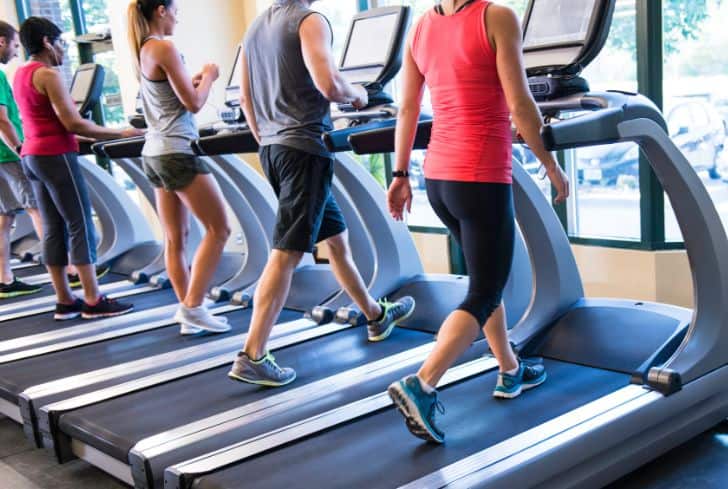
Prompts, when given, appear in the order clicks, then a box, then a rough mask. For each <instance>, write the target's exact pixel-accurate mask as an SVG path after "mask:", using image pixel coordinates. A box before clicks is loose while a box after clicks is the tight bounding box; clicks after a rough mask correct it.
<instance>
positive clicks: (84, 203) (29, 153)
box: [13, 17, 143, 320]
mask: <svg viewBox="0 0 728 489" xmlns="http://www.w3.org/2000/svg"><path fill="white" fill-rule="evenodd" d="M20 41H21V43H22V44H23V47H24V48H25V51H26V52H27V53H28V54H29V55H30V59H29V61H28V62H27V63H26V64H25V65H23V66H21V67H20V68H19V69H18V70H17V72H16V73H15V79H14V80H13V92H14V94H15V99H16V101H17V103H18V108H19V109H20V114H21V116H22V119H23V130H24V132H25V135H26V138H25V142H24V143H23V147H22V151H21V156H22V157H23V169H24V171H25V173H26V175H27V176H28V179H29V180H30V182H31V185H32V186H33V193H34V194H35V197H36V200H37V201H38V208H39V210H40V214H41V217H42V220H43V237H42V249H43V261H44V263H45V265H46V268H47V269H48V273H49V275H50V277H51V282H52V283H53V288H54V290H55V292H56V297H57V301H58V302H57V304H56V311H55V315H54V317H55V319H56V320H66V319H73V318H76V317H78V316H83V317H84V318H87V319H91V318H99V317H108V316H117V315H119V314H123V313H126V312H129V311H131V309H132V306H131V304H122V303H119V302H116V301H114V300H111V299H107V298H106V297H104V296H102V295H101V293H100V292H99V286H98V282H97V280H96V266H95V261H96V240H95V236H94V227H93V221H92V219H91V206H90V203H89V199H88V191H87V189H86V182H85V181H84V178H83V175H82V173H81V169H80V166H79V163H78V143H77V141H76V136H75V135H76V134H78V135H81V136H86V137H89V138H94V139H111V138H122V137H130V136H137V135H141V134H143V133H142V132H140V131H138V130H136V129H127V130H118V129H109V128H105V127H101V126H98V125H96V124H94V123H93V122H91V121H87V120H85V119H83V118H82V117H81V115H80V114H79V113H78V110H77V109H76V106H75V104H74V102H73V100H72V99H71V96H70V94H69V93H68V90H67V89H66V87H65V86H64V83H63V79H62V78H61V74H60V73H59V72H58V70H57V69H56V67H58V66H60V65H61V64H63V58H64V55H65V52H64V51H65V43H64V41H63V39H61V30H60V29H59V28H58V26H56V25H55V24H53V22H51V21H50V20H48V19H45V18H43V17H29V18H28V19H27V20H26V21H25V22H23V25H22V26H21V27H20ZM69 255H70V262H71V263H72V264H73V265H75V266H76V270H77V271H78V274H79V277H80V279H81V284H82V285H83V291H84V299H85V300H83V299H80V298H77V297H76V296H75V295H74V294H73V292H72V291H71V288H70V285H69V281H68V276H67V274H66V272H67V266H68V264H69Z"/></svg>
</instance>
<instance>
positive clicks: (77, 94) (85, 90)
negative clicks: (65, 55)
mask: <svg viewBox="0 0 728 489" xmlns="http://www.w3.org/2000/svg"><path fill="white" fill-rule="evenodd" d="M95 74H96V70H95V69H93V68H92V69H88V70H78V71H77V72H76V75H75V76H74V77H73V84H72V85H71V98H72V99H73V101H74V102H75V103H76V105H80V104H83V103H84V102H85V101H86V99H87V98H88V96H89V92H90V91H91V88H92V87H93V83H94V75H95Z"/></svg>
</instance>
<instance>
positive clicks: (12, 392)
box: [0, 309, 300, 403]
mask: <svg viewBox="0 0 728 489" xmlns="http://www.w3.org/2000/svg"><path fill="white" fill-rule="evenodd" d="M251 314H252V309H244V310H240V311H236V312H234V313H231V314H230V315H228V318H229V321H230V325H231V326H232V327H233V329H232V331H230V332H228V333H225V334H218V335H210V334H207V335H198V336H182V335H180V334H179V325H177V324H174V325H171V326H166V327H164V328H160V329H156V330H153V331H146V332H143V333H139V334H134V335H130V336H126V337H122V338H115V339H113V340H109V341H103V342H100V343H96V344H92V345H85V346H82V347H78V348H72V349H69V350H64V351H59V352H55V353H50V354H48V355H42V356H39V357H35V358H29V359H27V360H20V361H17V362H11V363H8V364H6V365H0V398H3V399H6V400H8V401H10V402H13V403H17V402H18V395H19V394H20V393H22V392H23V391H24V390H25V389H27V388H28V387H32V386H35V385H39V384H43V383H46V382H50V381H53V380H57V379H63V378H66V377H70V376H73V375H77V374H81V373H85V372H90V371H93V370H98V369H102V368H106V367H110V366H113V365H118V364H120V363H125V362H131V361H134V360H139V359H144V358H147V357H150V356H154V355H159V354H162V353H166V352H170V351H174V350H179V349H182V348H187V347H192V346H195V345H199V344H203V343H208V342H210V341H216V340H220V339H222V338H227V337H229V336H233V335H236V334H241V333H244V332H245V331H247V329H248V324H249V323H250V315H251ZM295 317H300V313H298V314H297V315H296V316H295ZM148 374H149V372H147V373H146V374H145V375H148ZM136 376H138V374H136V375H135V376H132V377H131V378H135V377H136ZM124 380H129V378H119V377H116V378H114V379H113V380H111V381H108V382H106V383H97V384H94V386H93V390H96V389H100V388H103V387H107V386H109V385H115V384H118V383H120V382H123V381H124ZM85 389H86V390H82V391H83V392H87V391H88V387H86V388H85ZM77 391H78V390H75V391H67V392H66V393H64V395H63V396H64V398H67V397H70V396H71V395H77V394H79V393H80V392H77Z"/></svg>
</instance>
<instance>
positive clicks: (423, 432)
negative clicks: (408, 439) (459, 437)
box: [387, 383, 445, 444]
mask: <svg viewBox="0 0 728 489" xmlns="http://www.w3.org/2000/svg"><path fill="white" fill-rule="evenodd" d="M387 394H389V397H390V399H392V402H393V403H394V405H395V407H396V408H397V409H398V410H399V412H400V413H402V416H404V418H405V423H406V424H407V429H408V430H409V431H410V433H412V434H413V435H415V436H416V437H417V438H420V439H422V440H425V441H429V442H431V443H437V444H443V443H445V439H444V438H441V437H440V436H438V435H437V434H436V433H433V432H432V431H430V429H429V428H428V427H427V424H425V421H424V420H423V419H422V417H421V416H420V410H419V409H417V406H415V405H414V404H413V403H412V401H411V400H410V398H409V396H408V395H407V394H405V393H404V390H403V389H402V387H401V386H400V385H399V383H397V384H395V385H391V386H389V388H388V389H387Z"/></svg>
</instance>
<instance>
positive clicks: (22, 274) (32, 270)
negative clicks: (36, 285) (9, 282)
mask: <svg viewBox="0 0 728 489" xmlns="http://www.w3.org/2000/svg"><path fill="white" fill-rule="evenodd" d="M41 273H48V269H47V268H46V267H45V266H43V265H36V266H34V267H28V268H21V269H20V270H13V275H15V276H16V277H18V278H19V279H20V280H21V281H22V280H23V279H24V278H26V277H32V276H33V275H40V274H41Z"/></svg>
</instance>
